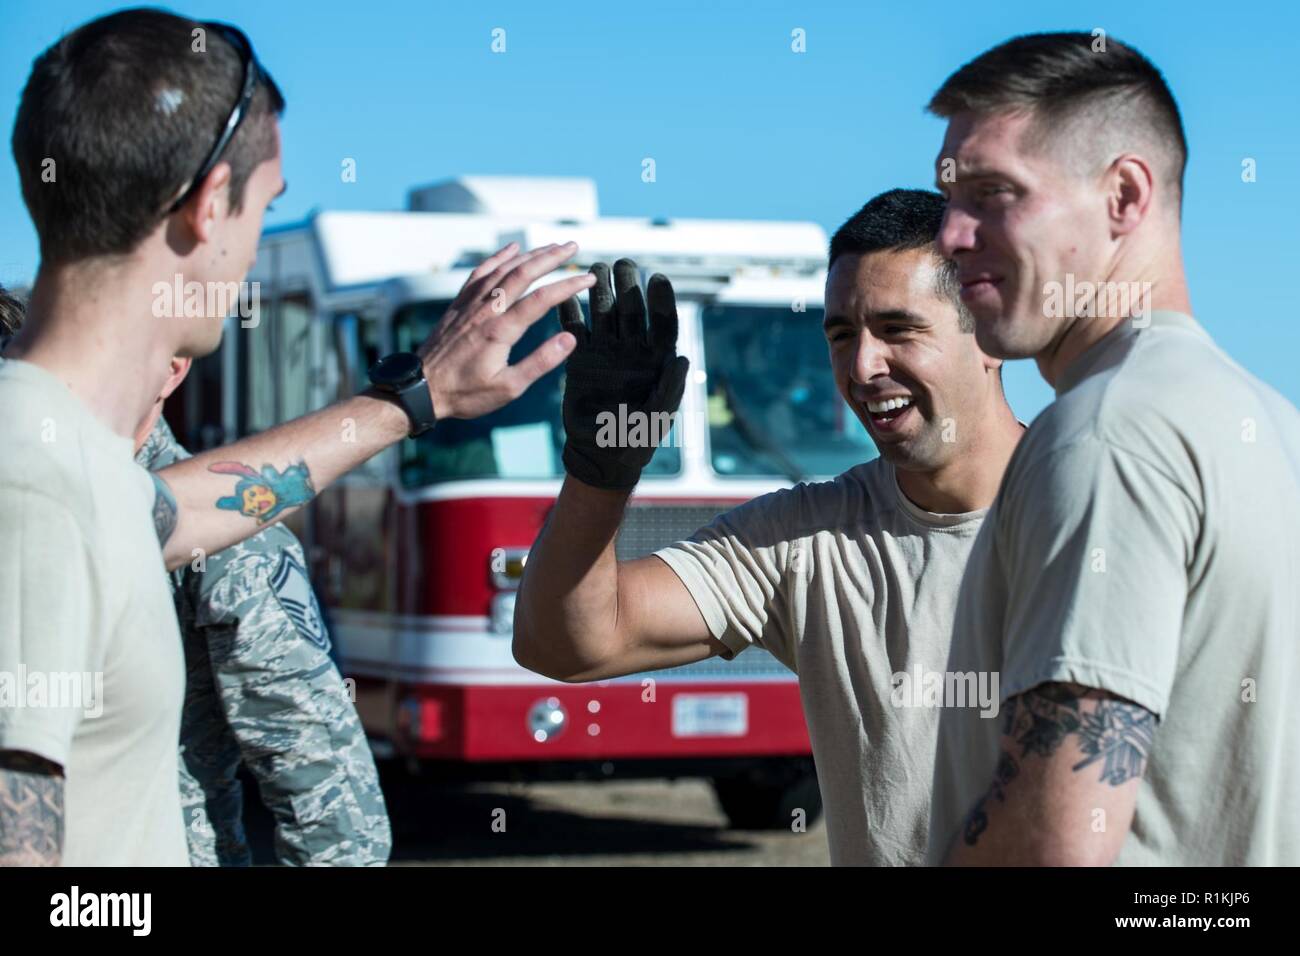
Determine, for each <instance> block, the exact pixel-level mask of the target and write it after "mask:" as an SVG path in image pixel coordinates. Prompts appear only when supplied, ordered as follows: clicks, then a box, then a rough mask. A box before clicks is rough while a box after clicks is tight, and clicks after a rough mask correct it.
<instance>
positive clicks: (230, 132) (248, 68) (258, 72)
mask: <svg viewBox="0 0 1300 956" xmlns="http://www.w3.org/2000/svg"><path fill="white" fill-rule="evenodd" d="M200 26H202V27H203V28H204V29H207V30H214V31H216V32H217V33H220V34H221V35H222V36H223V37H225V38H226V40H227V41H228V42H229V43H230V45H231V46H233V47H234V48H235V49H236V50H238V51H239V57H240V60H241V61H242V62H243V64H244V83H243V86H242V87H241V89H240V91H239V99H238V100H236V101H235V108H234V109H233V110H231V111H230V117H229V119H227V120H226V125H225V127H223V128H222V130H221V135H220V136H218V137H217V142H216V143H215V144H214V145H213V147H212V149H211V151H210V152H209V153H208V157H207V159H205V160H204V161H203V165H202V166H200V167H199V171H198V172H197V173H195V174H194V177H193V178H192V179H191V180H190V181H189V184H188V185H187V186H186V187H185V191H184V192H183V193H181V195H180V198H179V199H177V200H176V201H175V202H174V203H172V205H171V208H169V209H168V210H167V214H168V215H171V214H172V213H174V212H175V211H176V210H178V209H180V208H181V206H183V205H185V203H186V202H187V201H188V200H189V198H190V197H191V196H192V195H194V192H195V190H197V189H198V188H199V186H201V185H202V184H203V180H204V179H206V178H207V175H208V173H210V172H212V168H213V167H214V166H216V165H217V161H218V160H220V159H221V153H222V151H223V150H224V149H225V148H226V147H227V146H229V145H230V140H231V138H232V137H234V135H235V131H236V130H237V129H239V124H240V123H242V122H243V120H244V116H245V115H246V114H247V113H248V107H249V105H250V104H251V103H252V102H253V94H254V93H255V92H257V81H258V79H259V78H260V77H261V76H262V65H261V64H260V63H258V62H257V56H256V54H254V53H253V44H252V43H250V42H249V40H248V37H247V36H245V35H244V31H243V30H241V29H239V28H238V27H235V26H231V25H230V24H228V23H216V22H214V21H206V22H204V23H201V24H200Z"/></svg>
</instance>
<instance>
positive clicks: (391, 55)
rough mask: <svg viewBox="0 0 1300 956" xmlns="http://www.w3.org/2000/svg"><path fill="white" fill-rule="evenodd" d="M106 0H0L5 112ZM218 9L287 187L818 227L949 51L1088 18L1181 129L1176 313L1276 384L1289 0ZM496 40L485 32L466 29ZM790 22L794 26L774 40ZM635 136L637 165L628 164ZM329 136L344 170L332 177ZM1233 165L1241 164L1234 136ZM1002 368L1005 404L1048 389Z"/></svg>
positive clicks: (279, 206)
mask: <svg viewBox="0 0 1300 956" xmlns="http://www.w3.org/2000/svg"><path fill="white" fill-rule="evenodd" d="M119 6H120V5H119V4H113V3H104V2H93V0H85V2H81V0H66V2H65V0H43V2H32V0H0V10H2V13H0V18H2V19H3V29H2V30H0V118H2V119H3V123H4V129H5V132H6V143H7V134H8V132H9V131H10V130H11V129H12V126H13V116H14V110H15V108H16V104H17V99H18V95H19V93H20V91H21V89H22V84H23V82H24V81H25V79H26V76H27V72H28V69H29V67H30V64H31V60H32V58H33V57H34V56H35V55H36V54H37V53H39V52H40V51H41V50H42V49H44V48H45V47H46V46H47V45H48V44H50V43H51V42H52V41H53V40H54V39H55V38H56V37H57V36H58V35H59V34H60V33H62V32H64V31H66V30H68V29H71V28H73V27H75V26H77V25H78V24H80V23H82V22H84V21H85V20H88V19H91V18H93V17H95V16H98V15H100V14H102V13H106V12H109V11H111V10H113V9H117V8H118V7H119ZM174 9H177V10H179V11H180V12H184V13H186V14H188V15H190V16H194V17H198V18H204V19H207V18H216V19H225V20H230V21H233V22H235V23H237V24H239V25H240V26H242V27H243V29H244V30H245V31H246V32H247V33H248V34H249V35H250V36H251V37H252V40H253V43H254V46H255V47H256V49H257V51H258V54H259V56H260V57H261V58H262V60H263V62H264V63H265V64H266V65H267V67H268V68H269V69H270V70H271V72H272V73H273V74H274V75H275V77H276V79H277V81H278V82H279V84H280V86H281V87H282V89H283V90H284V91H285V94H286V97H287V99H288V103H289V107H288V112H287V113H286V115H285V118H284V124H283V132H284V148H285V175H286V178H287V179H288V181H289V184H290V189H289V192H288V194H287V195H285V196H284V197H283V198H282V199H280V200H278V201H277V202H276V205H275V210H274V212H272V213H271V215H270V218H269V220H268V221H269V223H270V224H276V223H280V222H288V221H292V220H295V219H298V218H301V217H302V216H303V215H304V214H306V213H307V212H308V211H309V210H311V209H312V208H313V207H318V206H319V207H321V208H334V209H385V208H399V207H400V206H401V205H402V204H403V202H404V199H405V194H406V190H407V188H408V187H409V186H411V185H413V184H416V183H421V182H427V181H430V180H434V179H439V178H442V177H446V176H453V175H457V174H462V173H498V174H502V173H505V174H537V175H582V176H591V177H593V178H595V180H596V182H597V184H598V187H599V190H600V201H601V207H602V210H603V211H604V212H606V213H608V214H612V215H635V216H642V215H645V216H649V215H655V216H670V217H695V216H705V217H724V218H730V217H734V218H764V219H768V218H770V219H811V220H814V221H816V222H819V223H821V224H822V225H823V226H824V227H826V229H827V230H832V229H834V228H835V227H836V226H837V225H838V224H839V223H840V222H842V221H843V220H844V219H845V218H846V217H847V216H848V215H849V214H850V213H852V212H853V211H854V210H855V209H856V208H857V207H858V206H859V205H861V203H863V202H864V201H865V200H866V199H868V198H870V197H871V196H872V195H874V194H875V193H877V192H880V191H881V190H884V189H887V188H890V187H893V186H929V185H931V184H932V164H933V161H934V157H935V154H936V152H937V150H938V148H939V143H940V141H941V136H942V129H943V124H942V123H941V121H939V120H937V119H934V118H932V117H929V116H927V115H925V114H924V113H923V111H922V106H923V104H924V103H925V101H926V100H927V99H928V97H929V95H930V94H931V93H932V92H933V91H934V89H935V88H936V87H937V86H938V84H939V83H940V82H942V80H943V79H944V78H945V77H946V76H947V75H948V74H949V73H950V72H951V71H952V70H953V69H955V68H956V67H958V66H960V65H961V64H962V63H963V62H965V61H966V60H968V59H970V58H971V57H972V56H975V55H976V54H978V53H979V52H981V51H982V50H984V49H986V48H988V47H990V46H992V45H994V44H995V43H997V42H999V41H1001V40H1004V39H1006V38H1008V37H1010V36H1013V35H1015V34H1017V33H1025V32H1033V31H1040V30H1055V29H1082V30H1091V29H1093V28H1095V27H1101V28H1103V29H1105V30H1106V31H1107V33H1108V34H1110V35H1113V36H1116V37H1119V38H1121V39H1123V40H1125V41H1127V42H1129V43H1132V44H1134V45H1136V46H1137V47H1138V48H1139V49H1141V50H1142V51H1143V52H1144V53H1146V54H1147V56H1149V57H1150V58H1151V59H1152V60H1153V61H1154V62H1155V63H1156V64H1157V65H1158V66H1159V67H1160V68H1161V69H1162V70H1163V71H1164V72H1165V75H1166V76H1167V78H1168V80H1169V82H1170V84H1171V86H1172V87H1173V90H1174V94H1175V96H1176V97H1177V98H1178V101H1179V104H1180V106H1181V108H1182V110H1183V119H1184V123H1185V125H1186V127H1187V133H1188V137H1189V139H1190V142H1191V162H1190V166H1189V170H1188V180H1187V198H1186V203H1185V207H1184V229H1183V241H1184V251H1185V256H1186V261H1187V265H1188V272H1189V276H1190V281H1191V289H1192V301H1193V304H1194V306H1195V310H1196V312H1197V315H1198V317H1199V318H1200V319H1201V321H1202V322H1203V323H1204V324H1205V325H1206V326H1207V327H1208V328H1209V330H1210V331H1211V333H1212V334H1213V335H1214V336H1215V338H1216V339H1217V340H1218V341H1219V342H1220V344H1222V345H1223V346H1224V348H1226V349H1227V350H1228V352H1229V353H1231V354H1232V355H1233V356H1234V357H1235V358H1236V359H1237V360H1238V361H1240V362H1241V363H1243V364H1244V365H1245V366H1246V367H1247V368H1249V369H1250V370H1251V371H1253V372H1254V373H1255V374H1257V375H1259V376H1260V377H1261V378H1263V379H1264V380H1265V381H1267V382H1269V383H1271V384H1272V385H1273V386H1274V387H1276V388H1278V389H1279V390H1280V391H1282V392H1283V393H1284V394H1285V395H1287V397H1288V398H1290V400H1291V401H1292V402H1295V403H1297V404H1300V370H1298V369H1297V360H1298V359H1300V322H1298V321H1297V311H1298V310H1297V307H1296V278H1297V274H1298V273H1300V263H1298V262H1297V255H1296V247H1295V226H1296V224H1297V222H1300V215H1297V214H1298V213H1300V200H1298V199H1297V190H1296V177H1295V171H1296V170H1297V169H1300V133H1298V132H1297V120H1300V12H1298V10H1300V5H1297V4H1295V3H1293V2H1292V3H1286V2H1282V0H1275V2H1250V3H1243V4H1221V3H1218V4H1209V3H1201V2H1182V3H1177V2H1152V0H1141V2H1135V0H1124V2H1087V3H1071V2H1054V3H1043V2H1041V0H1040V2H1020V0H1013V2H1005V0H995V2H985V3H957V2H948V3H921V2H905V3H898V2H892V0H891V2H876V3H829V2H798V3H795V2H787V3H772V2H755V0H749V2H743V3H739V2H727V3H717V4H712V3H710V4H705V3H700V2H661V0H647V2H640V3H635V4H627V3H609V4H591V3H563V2H557V3H546V4H540V3H536V2H531V3H522V2H521V3H499V4H484V3H464V2H459V3H440V2H386V0H370V2H366V3H357V2H346V3H344V2H335V3H330V2H320V3H311V4H306V3H293V2H282V0H257V2H246V0H225V2H222V3H208V2H196V3H190V4H186V5H184V6H181V7H175V8H174ZM497 27H500V28H503V29H504V30H505V31H506V53H505V54H493V53H492V52H491V41H492V30H493V29H494V28H497ZM796 27H799V28H803V29H804V30H805V31H806V35H807V52H806V53H804V54H799V55H796V54H794V53H792V52H791V49H790V44H791V31H792V30H793V29H794V28H796ZM647 156H650V157H653V158H654V159H655V161H656V166H657V177H658V178H657V182H655V183H652V184H647V183H643V182H642V181H641V160H642V158H644V157H647ZM344 157H352V158H354V159H355V160H356V162H357V181H356V182H355V183H343V182H341V179H340V175H339V171H340V163H341V161H342V160H343V158H344ZM1246 157H1250V158H1253V159H1254V160H1255V161H1256V163H1257V181H1256V182H1254V183H1243V182H1242V179H1241V163H1242V160H1243V158H1246ZM36 259H37V256H36V242H35V235H34V233H33V231H32V229H31V225H30V223H29V221H28V219H27V215H26V212H25V210H24V208H23V205H22V200H21V196H20V194H19V189H18V178H17V173H16V171H15V169H14V165H13V159H12V156H11V155H10V154H9V151H8V150H7V149H6V150H5V154H4V157H3V159H2V160H0V282H9V283H23V282H27V281H29V280H30V279H31V276H32V274H33V272H34V269H35V266H36ZM1015 364H1016V365H1017V366H1018V367H1015V368H1012V369H1010V370H1009V371H1008V375H1007V383H1008V392H1009V396H1010V398H1011V402H1012V405H1013V406H1014V407H1015V408H1016V410H1017V412H1018V413H1020V414H1021V416H1022V417H1024V418H1030V417H1032V416H1033V415H1034V414H1036V413H1037V412H1038V410H1039V409H1041V408H1042V406H1043V405H1044V404H1045V403H1046V402H1047V401H1049V400H1050V392H1049V390H1048V389H1047V387H1046V386H1045V385H1043V384H1042V383H1041V382H1040V381H1039V380H1038V378H1037V371H1036V370H1035V369H1034V368H1033V367H1032V366H1030V365H1027V364H1026V363H1015Z"/></svg>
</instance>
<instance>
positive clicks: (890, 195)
mask: <svg viewBox="0 0 1300 956" xmlns="http://www.w3.org/2000/svg"><path fill="white" fill-rule="evenodd" d="M944 207H945V203H944V199H943V196H941V195H939V194H938V193H937V192H933V191H931V190H928V189H891V190H889V191H888V192H884V193H881V194H880V195H879V196H877V197H875V198H874V199H872V200H871V201H870V202H868V203H867V204H866V205H865V206H863V207H862V208H861V209H859V210H858V211H857V212H855V213H854V214H853V215H852V216H850V217H849V219H848V221H847V222H845V223H844V225H842V226H840V228H839V229H837V230H836V231H835V235H834V236H832V237H831V249H830V261H829V262H827V264H826V268H827V269H830V268H831V267H832V266H834V265H835V260H836V259H838V258H839V257H840V256H842V255H866V254H867V253H869V252H906V251H909V250H912V249H930V250H931V252H932V254H933V255H934V257H935V259H936V260H937V263H938V269H937V270H936V271H935V275H936V276H937V280H938V285H937V288H936V290H935V291H937V292H938V294H939V295H940V296H942V297H944V298H948V299H950V300H952V303H953V305H955V306H956V307H957V321H958V324H959V325H960V327H961V330H962V331H963V332H974V331H975V317H974V316H972V315H971V314H970V312H969V311H968V310H967V308H966V306H965V304H964V303H963V302H962V301H961V283H959V282H958V281H957V264H956V263H955V262H953V261H952V260H951V259H945V258H943V257H942V256H941V255H939V250H938V247H937V246H936V245H935V239H936V238H937V237H938V235H939V227H940V226H942V225H943V211H944Z"/></svg>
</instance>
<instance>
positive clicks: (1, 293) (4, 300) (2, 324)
mask: <svg viewBox="0 0 1300 956" xmlns="http://www.w3.org/2000/svg"><path fill="white" fill-rule="evenodd" d="M25 313H26V310H25V309H24V308H23V304H22V302H21V301H19V300H18V299H17V298H15V297H14V296H12V295H10V294H9V291H8V290H7V289H6V288H5V287H4V286H2V285H0V346H3V345H4V343H5V342H6V341H7V340H8V339H9V337H10V336H11V335H14V334H16V333H17V331H18V330H19V329H20V328H21V327H22V324H23V316H24V315H25Z"/></svg>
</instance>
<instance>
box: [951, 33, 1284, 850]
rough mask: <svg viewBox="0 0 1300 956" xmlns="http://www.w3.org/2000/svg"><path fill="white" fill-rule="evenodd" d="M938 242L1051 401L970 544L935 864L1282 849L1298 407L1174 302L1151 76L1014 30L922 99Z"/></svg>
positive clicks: (1178, 162)
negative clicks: (940, 196) (975, 683)
mask: <svg viewBox="0 0 1300 956" xmlns="http://www.w3.org/2000/svg"><path fill="white" fill-rule="evenodd" d="M930 109H931V111H932V112H934V113H936V114H938V115H939V116H941V117H944V118H945V119H947V120H948V128H947V135H946V137H945V140H944V144H943V149H942V151H941V153H940V155H939V157H938V160H937V161H936V172H937V178H938V181H939V185H940V188H941V189H942V191H943V192H944V193H945V194H946V195H947V197H948V206H947V211H946V214H945V217H944V223H943V227H942V230H941V232H940V236H939V243H938V244H939V248H940V250H941V251H942V253H943V254H944V255H945V256H947V257H949V258H951V259H953V260H954V261H955V262H956V263H957V269H958V277H959V280H960V282H961V286H962V300H963V302H964V303H965V305H966V306H967V308H969V309H970V311H971V312H972V313H973V314H974V316H975V320H976V336H977V338H978V341H979V344H980V346H981V348H982V349H983V350H984V351H985V352H987V353H988V354H990V355H994V356H998V357H1002V358H1023V357H1032V358H1033V359H1034V360H1035V361H1036V362H1037V364H1038V367H1039V370H1040V371H1041V373H1042V375H1043V377H1044V378H1045V379H1046V380H1047V382H1048V383H1049V384H1051V385H1052V386H1053V387H1054V388H1055V390H1056V395H1057V399H1056V401H1055V402H1054V403H1053V404H1052V405H1051V406H1050V407H1048V408H1047V410H1046V411H1044V412H1043V413H1042V415H1040V416H1039V418H1038V419H1037V420H1036V421H1035V422H1034V424H1033V427H1032V428H1030V430H1029V432H1028V434H1027V435H1026V436H1025V439H1024V440H1023V441H1022V442H1021V444H1020V446H1019V447H1018V448H1017V450H1016V453H1015V455H1014V456H1013V458H1012V460H1011V463H1010V465H1009V466H1008V469H1007V473H1006V477H1005V479H1004V481H1003V484H1002V487H1001V489H1000V491H999V493H998V497H997V500H996V502H995V504H994V505H993V508H992V509H991V510H990V512H989V515H988V518H987V520H986V522H985V524H984V527H983V528H982V529H981V532H980V536H979V538H978V540H977V541H976V543H975V546H974V549H973V550H972V553H971V558H970V562H969V564H968V565H967V571H966V576H965V578H964V580H963V583H962V591H961V596H960V598H959V602H958V608H957V612H956V628H955V631H954V635H953V643H952V652H951V656H950V658H949V663H948V667H949V670H950V671H967V670H975V671H980V672H983V671H992V672H997V673H999V675H1000V687H1001V693H1002V696H1003V698H1004V705H1003V708H1002V714H1001V715H1000V717H999V719H997V720H987V719H981V718H980V716H979V715H978V714H975V713H972V712H970V711H963V710H951V709H950V710H946V711H945V713H944V714H943V716H942V718H941V721H940V730H939V740H938V753H937V757H936V769H935V792H934V802H933V813H932V818H931V833H930V850H929V859H930V860H931V861H932V862H939V861H942V860H945V859H946V860H947V861H948V862H952V863H975V864H986V863H1011V864H1085V863H1095V864H1105V863H1112V862H1119V863H1122V864H1145V863H1164V864H1278V863H1287V864H1292V865H1294V864H1296V863H1300V821H1298V818H1297V816H1296V813H1295V807H1296V806H1297V805H1300V765H1298V763H1297V761H1296V759H1295V758H1296V754H1297V753H1300V700H1297V698H1296V697H1295V695H1294V694H1293V693H1292V692H1291V691H1292V688H1293V687H1294V685H1295V682H1296V680H1297V678H1300V645H1298V644H1297V640H1300V589H1298V588H1297V587H1296V582H1297V581H1298V580H1300V413H1297V411H1296V409H1295V407H1294V406H1292V405H1291V404H1289V403H1288V402H1287V401H1286V400H1285V399H1283V398H1282V397H1281V396H1280V395H1278V394H1277V393H1276V392H1275V391H1273V390H1272V389H1271V388H1269V387H1268V386H1266V385H1264V384H1263V383H1261V382H1259V381H1258V380H1257V379H1255V378H1254V377H1252V376H1251V375H1250V374H1249V373H1248V372H1246V371H1245V370H1244V369H1242V368H1241V367H1240V366H1238V365H1237V364H1236V363H1234V362H1233V361H1232V360H1231V359H1230V358H1228V357H1227V356H1226V355H1225V354H1224V353H1223V352H1222V351H1221V350H1220V349H1218V348H1217V347H1216V346H1215V344H1214V342H1213V341H1212V340H1211V339H1210V337H1209V335H1208V334H1207V333H1206V332H1205V330H1204V329H1203V328H1202V327H1201V325H1200V324H1199V323H1198V322H1197V321H1196V320H1195V319H1193V318H1192V316H1191V311H1192V308H1191V302H1190V298H1189V295H1188V289H1187V281H1186V277H1185V274H1184V269H1183V263H1182V253H1181V248H1180V243H1179V230H1180V225H1181V222H1180V220H1181V208H1180V207H1181V202H1182V192H1183V170H1184V166H1185V164H1186V160H1187V145H1186V140H1185V138H1184V135H1183V130H1182V122H1181V120H1180V118H1179V113H1178V107H1177V105H1176V104H1175V102H1174V99H1173V96H1172V94H1171V93H1170V91H1169V87H1168V86H1167V85H1166V83H1165V81H1164V79H1163V77H1162V76H1161V75H1160V73H1159V71H1158V70H1157V69H1156V68H1155V67H1154V66H1153V65H1152V64H1151V63H1150V62H1149V61H1148V60H1147V59H1146V58H1145V57H1143V56H1142V55H1141V54H1140V53H1138V52H1137V51H1136V50H1134V49H1132V48H1131V47H1128V46H1125V45H1123V44H1121V43H1118V42H1116V41H1114V40H1107V39H1106V38H1105V37H1104V36H1097V37H1093V36H1091V35H1088V34H1081V33H1057V34H1044V35H1037V36H1025V37H1018V38H1016V39H1013V40H1011V41H1009V42H1007V43H1004V44H1002V45H1001V46H999V47H997V48H995V49H993V50H990V51H988V52H987V53H985V54H983V55H982V56H980V57H978V58H977V59H975V60H974V61H972V62H971V63H968V64H967V65H966V66H964V67H962V68H961V69H960V70H958V71H957V72H956V73H954V74H953V75H952V76H951V77H949V79H948V80H947V81H946V82H945V83H944V84H943V86H942V87H941V88H940V90H939V91H938V93H936V94H935V96H934V98H933V99H932V100H931V102H930Z"/></svg>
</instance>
